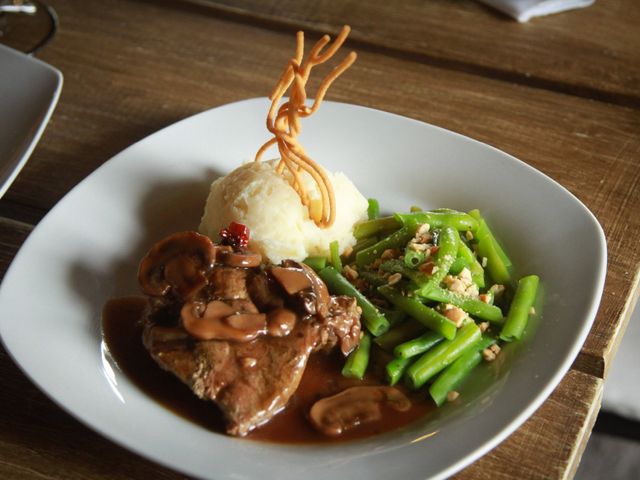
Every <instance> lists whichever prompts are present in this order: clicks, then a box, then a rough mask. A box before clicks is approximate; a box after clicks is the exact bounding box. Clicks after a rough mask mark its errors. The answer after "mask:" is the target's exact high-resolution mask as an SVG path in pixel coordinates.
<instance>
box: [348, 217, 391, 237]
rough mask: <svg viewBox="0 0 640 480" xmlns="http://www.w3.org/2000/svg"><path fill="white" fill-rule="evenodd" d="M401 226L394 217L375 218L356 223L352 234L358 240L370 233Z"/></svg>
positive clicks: (374, 233)
mask: <svg viewBox="0 0 640 480" xmlns="http://www.w3.org/2000/svg"><path fill="white" fill-rule="evenodd" d="M401 226H402V225H401V223H400V222H399V221H398V220H396V219H395V217H381V218H376V219H374V220H367V221H364V222H360V223H358V224H357V225H356V226H355V227H354V229H353V236H354V237H356V239H358V240H360V239H361V238H365V237H370V236H371V235H378V234H379V233H383V232H390V231H393V230H397V229H399V228H400V227H401Z"/></svg>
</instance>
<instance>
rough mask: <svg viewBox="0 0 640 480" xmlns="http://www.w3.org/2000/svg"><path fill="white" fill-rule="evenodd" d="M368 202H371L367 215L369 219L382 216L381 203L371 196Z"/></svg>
mask: <svg viewBox="0 0 640 480" xmlns="http://www.w3.org/2000/svg"><path fill="white" fill-rule="evenodd" d="M367 202H368V203H369V206H368V207H367V216H368V217H369V220H375V219H376V218H378V217H379V216H380V204H379V203H378V200H376V199H375V198H370V199H368V200H367Z"/></svg>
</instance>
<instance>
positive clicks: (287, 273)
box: [271, 260, 331, 319]
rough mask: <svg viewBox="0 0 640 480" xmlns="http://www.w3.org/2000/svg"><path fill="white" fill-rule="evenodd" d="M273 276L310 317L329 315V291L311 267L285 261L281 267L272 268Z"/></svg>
mask: <svg viewBox="0 0 640 480" xmlns="http://www.w3.org/2000/svg"><path fill="white" fill-rule="evenodd" d="M271 275H272V276H273V277H274V278H275V279H276V281H277V282H278V283H279V284H280V285H281V286H282V288H283V289H284V290H285V292H287V294H289V295H290V296H291V297H293V298H295V299H296V300H297V302H298V303H299V304H300V306H301V307H302V308H303V309H304V310H305V311H306V312H307V313H308V314H309V315H319V316H320V317H322V318H323V319H324V318H325V317H326V316H327V314H328V313H329V300H330V298H331V297H330V296H329V291H328V290H327V286H326V285H325V284H324V282H323V281H322V280H321V279H320V277H318V275H317V274H316V272H314V271H313V269H312V268H311V267H309V266H308V265H305V264H304V263H299V262H295V261H293V260H285V261H284V262H282V266H281V267H271Z"/></svg>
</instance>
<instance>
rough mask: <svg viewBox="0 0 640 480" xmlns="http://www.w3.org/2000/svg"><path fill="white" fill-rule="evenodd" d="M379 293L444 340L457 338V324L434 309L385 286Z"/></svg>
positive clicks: (379, 289) (379, 288) (380, 288)
mask: <svg viewBox="0 0 640 480" xmlns="http://www.w3.org/2000/svg"><path fill="white" fill-rule="evenodd" d="M378 292H380V294H381V295H382V296H383V297H384V298H386V299H387V300H389V301H390V302H391V303H393V305H394V306H395V307H396V308H397V309H399V310H402V311H403V312H405V313H406V314H407V315H409V316H410V317H411V318H413V319H414V320H417V321H418V322H420V323H421V324H423V325H424V326H425V327H427V328H430V329H431V330H433V331H434V332H437V333H439V334H440V335H442V336H443V337H444V338H446V339H452V338H454V337H455V336H456V330H457V328H456V324H455V323H453V322H452V321H451V320H449V319H448V318H447V317H445V316H444V315H442V314H441V313H438V312H436V311H435V310H434V309H433V308H429V307H427V306H426V305H424V304H422V303H420V302H419V301H418V300H416V299H415V298H413V297H407V296H406V295H402V293H400V292H398V291H397V290H396V289H395V288H393V287H390V286H386V285H383V286H382V287H378Z"/></svg>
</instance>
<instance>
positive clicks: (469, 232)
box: [464, 230, 473, 241]
mask: <svg viewBox="0 0 640 480" xmlns="http://www.w3.org/2000/svg"><path fill="white" fill-rule="evenodd" d="M464 236H465V237H466V239H467V240H469V241H471V240H473V232H472V231H471V230H467V231H466V232H465V233H464Z"/></svg>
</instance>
